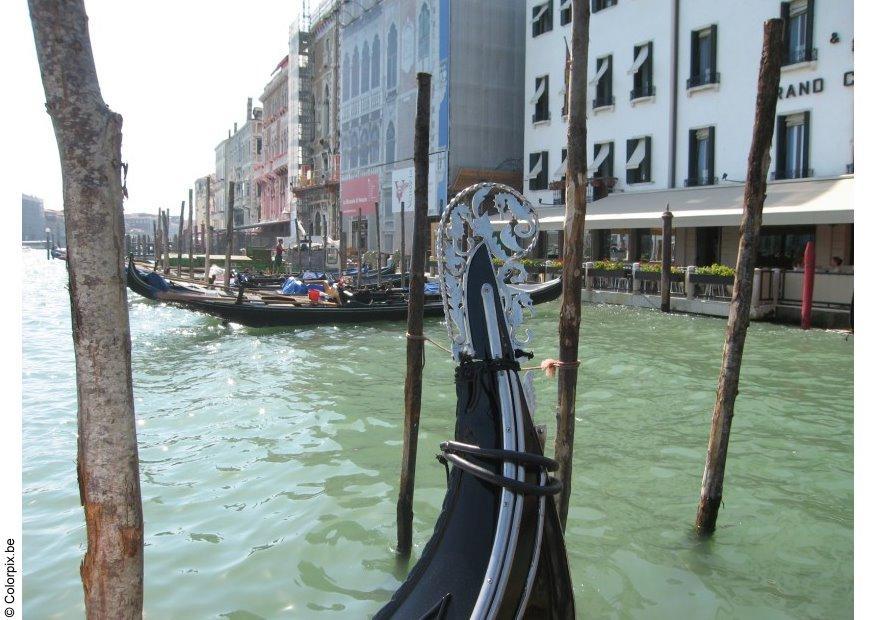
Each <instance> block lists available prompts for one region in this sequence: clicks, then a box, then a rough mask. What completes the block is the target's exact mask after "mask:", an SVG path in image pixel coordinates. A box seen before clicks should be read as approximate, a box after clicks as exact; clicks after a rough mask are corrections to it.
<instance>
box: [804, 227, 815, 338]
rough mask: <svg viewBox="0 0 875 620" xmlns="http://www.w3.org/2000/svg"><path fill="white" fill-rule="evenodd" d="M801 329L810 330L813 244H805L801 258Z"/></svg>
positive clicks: (812, 293)
mask: <svg viewBox="0 0 875 620" xmlns="http://www.w3.org/2000/svg"><path fill="white" fill-rule="evenodd" d="M802 267H803V272H802V321H801V327H802V329H811V302H812V301H813V300H814V242H813V241H809V242H808V243H806V244H805V254H804V255H803V258H802Z"/></svg>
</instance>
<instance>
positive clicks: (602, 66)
mask: <svg viewBox="0 0 875 620" xmlns="http://www.w3.org/2000/svg"><path fill="white" fill-rule="evenodd" d="M608 64H609V63H608V59H607V58H601V59H599V60H596V65H598V67H599V69H598V71H596V74H595V77H593V78H592V79H591V80H590V81H589V83H590V85H595V84H598V83H599V80H600V79H602V76H603V75H604V74H605V73H607V71H608Z"/></svg>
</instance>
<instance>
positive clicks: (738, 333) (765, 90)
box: [696, 19, 782, 536]
mask: <svg viewBox="0 0 875 620" xmlns="http://www.w3.org/2000/svg"><path fill="white" fill-rule="evenodd" d="M781 40H782V22H781V20H780V19H770V20H768V21H767V22H766V23H765V25H764V27H763V52H762V57H761V59H760V72H759V79H758V82H757V99H756V108H755V115H754V125H753V139H752V141H751V145H750V154H749V155H748V160H747V179H746V182H745V186H744V213H743V215H742V218H741V239H740V240H739V243H738V260H737V261H736V267H735V284H734V286H733V288H732V301H731V302H730V303H729V321H728V322H727V324H726V341H725V343H724V345H723V363H722V366H721V367H720V376H719V378H718V379H717V399H716V402H715V403H714V410H713V412H712V415H711V433H710V435H709V437H708V454H707V456H706V459H705V473H704V475H703V476H702V492H701V496H700V498H699V508H698V511H697V513H696V531H697V532H698V533H699V534H700V535H706V536H707V535H710V534H712V533H713V532H714V529H715V528H716V526H717V513H718V511H719V510H720V502H721V501H722V500H723V474H724V472H725V470H726V454H727V452H728V450H729V431H730V427H731V426H732V416H733V415H734V412H735V397H736V395H737V394H738V381H739V373H740V371H741V357H742V353H743V352H744V340H745V337H746V336H747V326H748V323H749V322H750V303H751V295H752V292H753V275H754V268H755V266H756V257H757V248H758V246H759V237H760V226H761V224H762V220H763V202H764V201H765V198H766V179H767V176H768V172H769V164H770V163H771V161H770V157H769V148H771V145H772V133H773V132H774V129H775V107H776V106H777V103H778V83H779V80H780V78H781V49H782V41H781Z"/></svg>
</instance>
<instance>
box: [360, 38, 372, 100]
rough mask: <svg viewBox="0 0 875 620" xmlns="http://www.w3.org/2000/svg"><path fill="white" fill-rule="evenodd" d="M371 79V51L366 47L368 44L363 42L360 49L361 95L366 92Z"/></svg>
mask: <svg viewBox="0 0 875 620" xmlns="http://www.w3.org/2000/svg"><path fill="white" fill-rule="evenodd" d="M370 79H371V50H370V48H369V47H368V42H367V41H365V44H364V46H363V47H362V79H361V82H362V83H361V89H362V94H363V95H364V94H365V93H366V92H368V89H369V88H370V86H369V81H370Z"/></svg>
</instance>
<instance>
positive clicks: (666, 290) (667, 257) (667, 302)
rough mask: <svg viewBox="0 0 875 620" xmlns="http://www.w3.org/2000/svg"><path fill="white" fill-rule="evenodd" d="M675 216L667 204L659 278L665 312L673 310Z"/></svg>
mask: <svg viewBox="0 0 875 620" xmlns="http://www.w3.org/2000/svg"><path fill="white" fill-rule="evenodd" d="M673 217H674V216H673V215H672V213H671V211H669V209H668V205H665V212H664V213H663V214H662V270H661V273H660V278H659V285H660V291H659V292H660V293H662V299H661V301H662V304H661V308H662V311H663V312H671V220H672V218H673Z"/></svg>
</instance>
